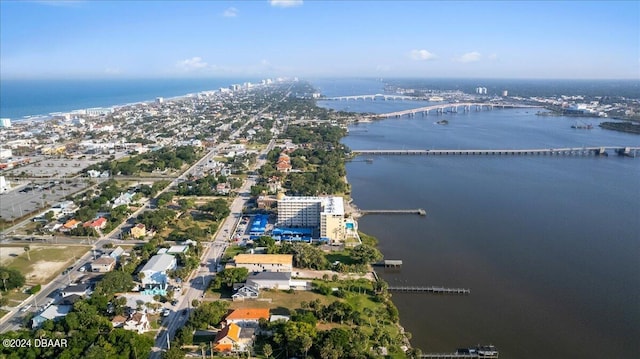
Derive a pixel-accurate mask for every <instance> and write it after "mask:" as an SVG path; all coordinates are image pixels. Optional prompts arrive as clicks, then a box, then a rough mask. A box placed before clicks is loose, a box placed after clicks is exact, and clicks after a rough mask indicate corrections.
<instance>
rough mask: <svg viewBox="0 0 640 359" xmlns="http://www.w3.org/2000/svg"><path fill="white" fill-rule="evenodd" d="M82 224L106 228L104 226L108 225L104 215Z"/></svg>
mask: <svg viewBox="0 0 640 359" xmlns="http://www.w3.org/2000/svg"><path fill="white" fill-rule="evenodd" d="M82 226H83V227H90V228H99V229H104V227H106V226H107V219H106V218H104V217H100V218H98V219H96V220H93V221H87V222H85V223H84V224H83V225H82Z"/></svg>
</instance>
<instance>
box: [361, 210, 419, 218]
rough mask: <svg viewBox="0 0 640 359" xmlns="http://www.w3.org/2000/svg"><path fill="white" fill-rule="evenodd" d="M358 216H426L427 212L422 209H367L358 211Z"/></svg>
mask: <svg viewBox="0 0 640 359" xmlns="http://www.w3.org/2000/svg"><path fill="white" fill-rule="evenodd" d="M360 214H363V215H364V214H418V215H420V216H426V215H427V211H425V210H424V209H422V208H417V209H367V210H362V209H361V210H360Z"/></svg>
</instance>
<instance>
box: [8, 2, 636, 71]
mask: <svg viewBox="0 0 640 359" xmlns="http://www.w3.org/2000/svg"><path fill="white" fill-rule="evenodd" d="M639 49H640V2H638V1H619V2H616V1H612V2H605V1H593V2H576V1H571V2H546V1H540V2H524V1H512V2H505V1H498V2H490V1H478V2H444V1H302V0H292V1H286V0H282V1H277V0H271V1H267V0H262V1H228V2H227V1H215V2H214V1H193V2H192V1H138V2H134V1H127V2H124V1H1V2H0V65H1V66H0V78H2V79H21V78H25V79H26V78H29V79H39V78H76V79H77V78H189V77H276V76H289V77H290V76H300V77H356V76H362V77H421V78H428V77H455V78H538V79H545V78H560V79H640V50H639Z"/></svg>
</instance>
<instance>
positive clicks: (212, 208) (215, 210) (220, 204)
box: [200, 198, 231, 221]
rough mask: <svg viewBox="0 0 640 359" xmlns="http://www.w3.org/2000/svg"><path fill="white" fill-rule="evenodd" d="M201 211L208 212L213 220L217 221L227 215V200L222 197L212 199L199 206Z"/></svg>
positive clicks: (228, 212)
mask: <svg viewBox="0 0 640 359" xmlns="http://www.w3.org/2000/svg"><path fill="white" fill-rule="evenodd" d="M200 210H201V211H204V212H209V213H210V214H211V216H212V217H213V219H214V220H216V221H219V220H221V219H223V218H225V217H227V216H228V215H229V214H230V213H231V210H230V209H229V205H228V203H227V201H225V200H224V199H222V198H218V199H215V200H213V201H209V202H207V203H205V204H204V205H203V206H201V207H200Z"/></svg>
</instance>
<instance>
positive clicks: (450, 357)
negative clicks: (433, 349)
mask: <svg viewBox="0 0 640 359" xmlns="http://www.w3.org/2000/svg"><path fill="white" fill-rule="evenodd" d="M420 358H428V359H457V358H483V359H485V358H486V359H489V358H491V359H494V358H498V356H497V355H490V356H486V355H480V354H477V353H469V354H461V353H428V354H421V355H420Z"/></svg>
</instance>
